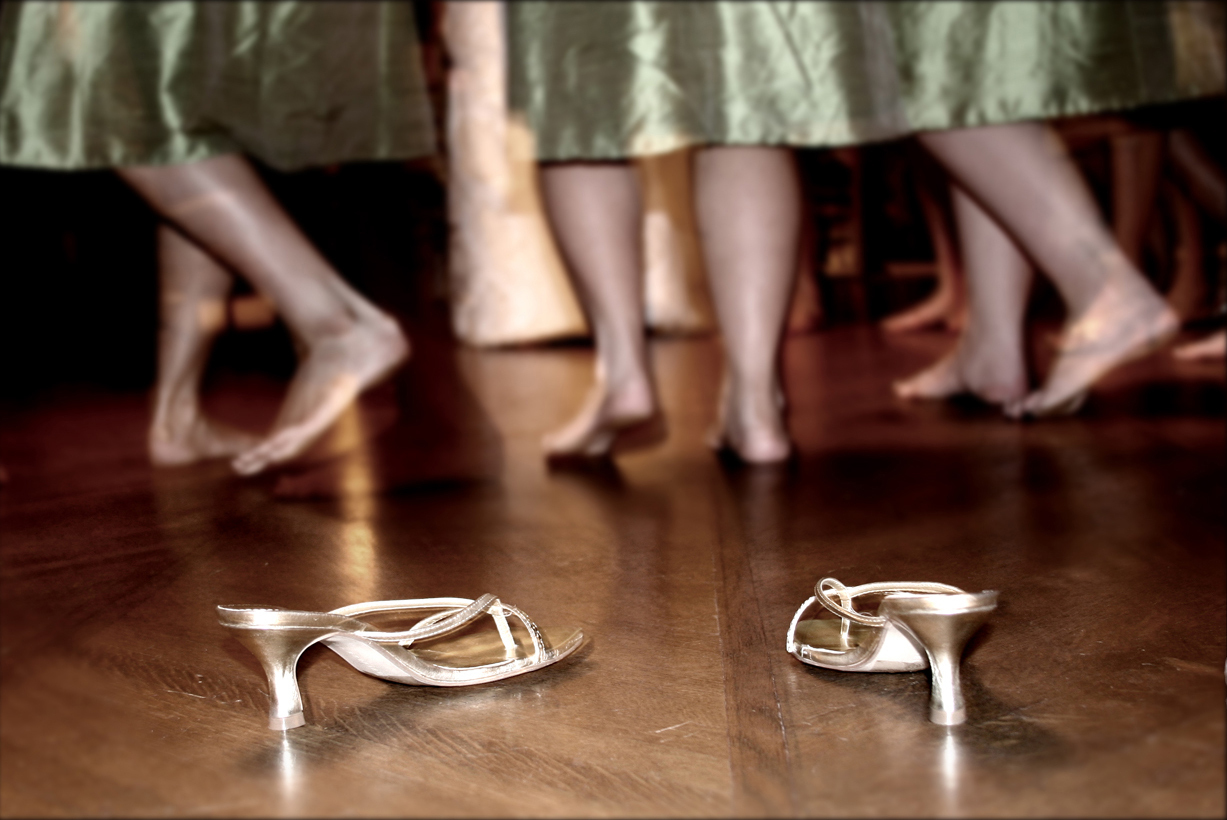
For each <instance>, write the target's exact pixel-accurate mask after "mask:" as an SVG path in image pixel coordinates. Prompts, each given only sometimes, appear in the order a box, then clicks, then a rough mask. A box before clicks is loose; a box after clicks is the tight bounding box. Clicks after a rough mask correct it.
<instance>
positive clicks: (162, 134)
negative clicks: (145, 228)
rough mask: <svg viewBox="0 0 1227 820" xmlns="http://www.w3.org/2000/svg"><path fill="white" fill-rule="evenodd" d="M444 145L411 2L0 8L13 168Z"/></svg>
mask: <svg viewBox="0 0 1227 820" xmlns="http://www.w3.org/2000/svg"><path fill="white" fill-rule="evenodd" d="M434 150H435V134H434V126H433V119H432V115H431V110H430V105H429V99H428V96H427V89H426V83H425V80H424V77H423V74H422V69H421V60H420V56H419V46H418V42H417V35H416V31H415V27H414V20H413V9H412V6H411V4H409V3H398V2H362V3H349V2H161V3H148V2H141V3H135V2H19V3H14V2H6V3H4V4H3V6H0V163H4V164H9V165H20V166H28V167H38V168H55V169H66V170H67V169H87V168H105V167H114V166H124V165H158V164H174V163H184V162H194V161H198V160H202V159H205V158H207V157H210V156H214V155H218V154H224V153H231V152H236V151H242V152H245V153H248V154H251V155H253V156H256V157H258V158H259V159H260V160H262V161H263V162H265V163H267V164H268V165H270V166H272V167H274V168H278V169H281V170H293V169H297V168H302V167H306V166H310V165H321V164H329V163H334V162H344V161H351V160H387V159H408V158H412V157H417V156H423V155H427V154H430V153H433V152H434Z"/></svg>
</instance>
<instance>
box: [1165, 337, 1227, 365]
mask: <svg viewBox="0 0 1227 820" xmlns="http://www.w3.org/2000/svg"><path fill="white" fill-rule="evenodd" d="M1172 356H1174V357H1176V358H1177V359H1180V360H1181V361H1186V362H1192V361H1204V360H1206V359H1222V358H1224V357H1227V330H1220V331H1219V332H1218V333H1211V334H1210V335H1209V336H1207V337H1206V338H1204V339H1198V340H1197V341H1195V342H1186V343H1185V344H1182V345H1180V346H1179V347H1177V348H1176V349H1175V350H1173V351H1172Z"/></svg>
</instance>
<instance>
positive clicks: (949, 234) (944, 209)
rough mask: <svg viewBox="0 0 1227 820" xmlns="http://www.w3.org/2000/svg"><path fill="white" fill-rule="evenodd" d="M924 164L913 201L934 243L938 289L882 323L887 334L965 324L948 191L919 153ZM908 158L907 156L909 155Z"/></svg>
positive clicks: (964, 301) (958, 327)
mask: <svg viewBox="0 0 1227 820" xmlns="http://www.w3.org/2000/svg"><path fill="white" fill-rule="evenodd" d="M918 153H919V154H920V158H921V159H922V160H923V164H918V165H917V167H916V171H917V172H916V174H915V175H914V177H913V178H914V179H915V184H916V198H917V199H918V200H919V201H920V210H921V213H922V214H923V215H924V220H925V224H926V225H927V226H928V228H929V237H930V238H931V240H932V242H933V255H934V257H935V262H936V267H937V288H936V289H935V290H934V291H933V293H932V294H931V295H930V296H929V297H928V298H927V299H925V300H924V301H923V302H921V303H920V304H918V305H914V306H912V307H910V308H908V309H907V310H903V311H900V312H899V313H896V314H894V315H891V316H887V317H886V318H885V319H883V320H882V323H881V324H882V329H883V330H885V331H886V332H887V333H911V332H912V331H914V330H922V329H924V328H926V327H930V326H932V325H935V324H942V325H945V327H946V329H947V330H953V331H956V332H957V331H959V330H961V329H962V328H963V326H964V324H965V323H966V321H967V294H966V293H965V292H964V291H965V290H966V282H965V277H964V273H963V264H962V260H960V258H959V253H958V250H957V243H956V240H955V236H956V231H955V230H954V225H952V224H951V219H950V213H949V211H950V206H947V204H946V202H945V201H944V199H945V197H944V193H943V191H942V188H944V187H948V183H947V180H946V175H945V174H944V173H943V172H942V171H941V169H939V168H934V167H932V166H933V161H932V160H930V159H929V158H928V157H924V155H923V152H918ZM909 156H910V153H909Z"/></svg>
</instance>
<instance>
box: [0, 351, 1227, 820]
mask: <svg viewBox="0 0 1227 820" xmlns="http://www.w3.org/2000/svg"><path fill="white" fill-rule="evenodd" d="M948 343H949V340H948V337H943V336H941V335H938V334H933V335H922V336H917V337H913V338H909V339H886V338H884V337H881V336H879V335H877V334H876V333H875V332H873V331H871V330H869V329H868V328H865V327H845V328H836V329H833V330H829V331H826V332H823V333H819V334H815V335H811V336H804V337H797V338H794V339H792V340H790V341H789V343H788V347H787V351H786V375H787V382H788V387H789V391H790V395H791V398H792V415H791V424H792V427H793V430H794V433H795V437H796V440H797V442H798V445H799V457H798V459H797V460H796V462H795V463H794V464H792V465H791V466H789V467H787V468H779V469H744V468H737V467H733V466H728V465H725V464H723V463H722V462H720V461H718V460H717V459H716V458H714V457H713V456H712V455H711V454H710V453H709V452H707V451H706V450H705V448H704V446H703V443H702V437H703V432H704V428H705V427H706V426H707V425H708V424H709V423H710V421H711V419H712V406H713V400H714V393H715V386H716V375H717V372H718V367H719V353H718V350H717V347H716V346H715V344H714V343H713V342H712V341H711V340H710V339H693V340H673V341H660V342H656V343H655V344H654V349H653V355H654V357H655V364H656V367H657V373H658V377H659V380H660V384H661V387H662V390H663V393H664V400H665V404H666V407H667V410H668V416H669V421H670V425H671V431H670V436H669V438H668V440H667V441H666V442H665V443H664V444H663V445H660V446H658V447H656V448H654V449H651V450H647V451H643V452H637V453H632V454H628V455H626V456H623V457H621V458H619V459H618V461H617V463H616V466H613V465H610V466H607V467H606V468H603V469H592V470H584V471H575V470H571V471H550V470H547V468H546V466H545V465H544V464H543V463H542V460H541V458H540V454H539V450H538V444H537V442H538V439H539V437H540V435H541V434H542V433H543V432H544V431H546V430H548V429H550V428H551V427H553V426H554V425H556V424H558V423H559V422H560V421H561V420H562V419H564V417H565V416H566V414H567V413H568V412H569V411H571V410H572V409H573V408H574V407H575V406H576V405H577V404H578V402H579V400H580V397H581V396H582V394H583V391H584V389H585V388H586V385H587V380H588V374H589V370H590V363H591V359H590V352H589V351H588V350H587V349H585V348H582V347H573V348H567V347H561V348H553V349H534V350H517V351H499V352H476V351H458V352H455V353H453V352H452V351H451V350H450V349H448V348H446V346H442V345H436V346H435V348H433V349H432V348H430V346H429V345H427V346H426V347H425V348H420V353H421V354H422V355H420V356H419V357H418V358H417V359H416V360H415V362H414V364H413V365H412V366H411V367H410V369H409V371H407V374H406V375H405V376H404V377H403V378H402V380H401V382H400V383H399V385H397V386H389V387H386V388H383V389H381V390H379V391H376V393H375V394H374V395H372V396H371V397H370V398H369V400H368V401H366V403H365V405H364V409H363V410H362V411H361V412H360V413H355V414H353V415H352V416H350V417H347V419H346V420H345V422H344V424H342V425H341V427H342V428H343V429H342V430H341V431H340V432H339V433H338V441H334V442H333V443H334V445H335V446H336V447H341V448H343V447H346V446H348V447H350V448H355V447H356V449H350V450H349V451H348V454H347V455H346V456H345V457H343V458H342V459H340V460H339V461H334V462H322V463H320V464H319V465H318V466H314V467H311V468H310V469H308V470H305V471H299V472H296V473H291V474H287V475H284V476H281V477H275V476H274V477H263V478H258V479H256V480H248V481H244V480H239V479H236V478H233V477H231V476H229V475H228V474H227V471H226V468H225V466H224V465H216V464H214V465H204V466H199V467H191V468H183V469H175V470H158V471H155V470H151V469H150V468H149V467H148V466H147V465H146V462H145V458H144V451H143V434H144V425H145V424H146V423H147V419H148V405H147V398H146V396H145V395H144V394H143V393H104V392H100V391H97V390H85V389H73V390H70V389H64V390H61V391H57V392H44V393H40V394H39V395H38V397H36V398H33V399H29V400H25V401H20V402H19V401H15V400H14V401H9V402H7V403H6V404H4V405H3V411H4V416H3V431H2V433H0V460H2V461H3V463H4V464H5V466H6V467H7V468H8V471H9V473H10V476H11V479H10V481H9V483H8V484H7V485H6V486H4V488H3V489H2V490H0V531H2V533H3V540H2V543H0V558H2V564H0V580H2V582H3V603H2V606H3V611H2V614H3V624H2V626H3V635H2V644H3V646H2V650H3V651H2V654H0V663H2V670H0V671H2V673H3V677H2V687H3V688H2V690H0V691H2V695H3V696H2V702H0V718H2V720H0V814H2V815H3V816H5V817H21V816H86V815H88V816H98V815H116V816H130V817H148V816H172V815H192V816H223V817H235V816H242V817H252V816H268V815H311V816H334V815H353V816H367V817H376V816H431V817H435V816H564V817H577V816H602V817H604V816H793V815H816V816H837V817H851V816H926V815H964V816H978V817H984V816H1024V815H1025V816H1057V817H1070V816H1171V817H1193V816H1196V817H1214V816H1218V817H1221V816H1222V815H1223V813H1224V810H1225V806H1224V695H1225V692H1224V660H1225V655H1227V647H1225V636H1224V620H1225V612H1224V609H1225V607H1224V598H1225V591H1224V586H1225V570H1224V540H1225V539H1224V535H1225V532H1224V512H1223V510H1224V505H1223V500H1224V427H1225V424H1224V377H1223V370H1222V366H1221V365H1191V364H1179V365H1178V364H1176V363H1173V362H1170V361H1168V360H1166V359H1158V358H1156V359H1152V360H1149V361H1144V362H1139V363H1137V364H1136V365H1133V366H1130V367H1129V368H1126V369H1125V370H1123V371H1121V372H1120V373H1118V374H1114V375H1113V376H1112V377H1111V378H1109V379H1108V380H1106V381H1105V382H1104V384H1103V385H1102V387H1101V389H1100V390H1098V391H1097V394H1096V396H1095V397H1094V400H1093V401H1092V402H1091V404H1090V405H1089V406H1088V408H1087V410H1086V412H1085V413H1084V414H1083V415H1081V416H1079V417H1078V418H1075V419H1066V420H1058V421H1051V422H1045V423H1037V424H1027V425H1017V424H1012V423H1009V422H1006V421H1003V420H1001V419H999V418H998V417H997V416H996V415H995V414H993V413H992V412H990V411H988V410H985V409H980V408H976V407H970V406H964V405H942V406H908V405H904V404H901V403H899V402H897V401H895V400H894V399H893V398H892V397H891V395H890V392H889V388H888V385H889V380H890V379H891V378H892V377H895V376H899V375H902V374H906V373H908V372H910V371H912V370H913V369H915V368H917V367H918V366H920V365H921V364H924V363H926V362H927V361H929V360H930V359H931V358H932V357H933V356H934V355H936V354H937V352H938V351H939V350H941V349H942V347H943V346H945V345H947V344H948ZM428 385H434V392H433V393H427V392H426V387H427V386H428ZM397 387H399V388H400V389H399V390H398V389H397ZM278 390H279V385H278V384H277V383H276V382H275V381H274V380H272V379H271V378H267V377H263V376H260V375H258V374H250V373H249V374H245V375H244V374H235V375H231V376H229V377H226V376H224V375H223V377H222V378H220V379H219V380H218V381H217V383H216V385H215V387H214V389H213V391H212V393H211V398H210V401H211V404H212V407H213V409H214V411H215V412H216V413H217V414H218V415H220V416H223V417H225V418H229V419H231V420H233V421H236V422H239V423H248V424H253V425H258V424H261V423H264V422H266V421H267V420H268V419H269V418H270V417H271V414H272V413H273V411H274V409H275V404H276V400H277V397H278V392H277V391H278ZM398 396H399V404H400V406H401V408H402V416H401V420H400V421H399V422H396V421H394V419H393V415H394V410H395V408H396V406H397V404H398ZM363 431H365V432H366V434H367V436H368V438H366V439H364V438H363V436H362V435H361V434H362V433H363ZM347 437H348V439H347ZM346 439H347V441H346ZM363 441H366V443H365V444H363V443H362V442H363ZM338 442H339V443H338ZM336 487H341V488H342V489H344V490H345V494H344V495H342V496H341V497H339V498H327V497H326V496H327V495H329V494H330V492H332V490H333V489H334V488H336ZM380 487H384V488H385V489H394V490H396V491H395V492H390V493H382V494H380V493H370V492H364V491H363V490H364V489H366V490H371V489H378V488H380ZM282 496H300V497H301V498H299V499H298V500H287V499H286V498H284V497H282ZM824 575H832V576H835V577H837V578H840V579H842V580H844V581H845V582H847V583H861V582H866V581H873V580H934V581H943V582H947V583H952V584H956V585H959V586H962V587H964V588H967V589H973V590H979V589H986V588H992V589H997V590H1000V592H1001V598H1002V605H1001V607H1000V609H999V610H998V612H997V613H996V616H995V618H994V619H993V621H992V622H991V623H990V625H989V626H988V627H987V628H986V629H985V630H983V632H982V633H981V634H980V635H979V636H978V637H977V638H976V639H975V641H974V642H973V644H972V646H971V648H970V650H969V653H968V656H967V658H966V661H965V664H964V670H965V685H966V690H967V696H968V701H969V709H970V720H969V722H968V723H967V724H965V725H963V726H960V727H957V728H954V729H944V728H941V727H938V726H934V725H932V724H930V723H928V722H927V720H926V709H927V699H928V691H929V684H928V679H927V677H926V675H925V674H923V673H921V674H898V675H857V674H848V673H839V672H832V671H825V670H820V669H815V668H812V667H807V666H804V665H802V664H800V663H798V662H796V661H795V660H793V659H792V658H791V657H790V656H789V655H787V654H786V653H785V652H784V648H783V647H784V632H785V629H786V627H787V625H788V621H789V618H790V617H791V616H792V613H793V611H794V609H795V608H796V607H797V606H798V605H799V604H800V603H801V602H802V601H803V600H804V599H805V597H806V596H807V595H809V594H810V590H811V589H812V587H813V584H814V582H815V581H816V580H818V579H819V578H820V577H822V576H824ZM486 591H490V592H493V593H496V594H498V595H500V596H502V597H503V598H504V599H505V600H507V601H509V602H511V603H514V604H516V605H518V606H520V607H522V608H523V609H525V610H526V611H527V612H528V613H529V614H530V615H532V616H533V617H534V618H535V619H537V621H538V622H539V623H542V624H576V625H579V626H581V627H582V628H583V629H584V630H585V632H586V633H588V635H590V641H589V643H588V644H587V645H586V646H585V648H584V649H582V650H580V652H579V653H578V654H577V655H576V656H573V657H572V658H570V659H568V660H567V661H565V662H563V663H560V664H558V665H556V666H554V667H551V668H549V669H547V670H543V671H541V672H538V673H535V674H532V675H526V676H523V677H519V678H515V679H511V680H507V681H504V682H501V683H497V684H492V685H485V686H477V687H472V688H467V689H430V688H416V687H410V686H401V685H397V684H393V683H387V682H384V681H380V680H377V679H374V678H370V677H366V676H364V675H362V674H359V673H357V672H355V671H354V670H353V669H351V668H350V667H348V666H347V665H346V664H345V663H344V662H343V661H342V660H341V659H340V658H339V657H338V656H336V655H335V654H333V653H331V652H329V651H327V650H325V649H322V648H317V649H313V650H311V651H309V652H308V653H307V654H306V655H305V656H304V657H303V660H302V663H301V665H300V681H301V684H302V689H303V692H304V696H305V699H306V714H307V719H308V725H307V726H305V727H303V728H300V729H295V730H293V731H290V732H288V733H284V734H283V733H278V732H272V731H269V730H268V729H267V728H266V724H265V715H266V709H267V699H266V689H265V682H264V679H263V676H262V674H261V673H260V668H259V666H258V664H257V663H256V661H255V660H254V658H253V657H252V656H251V655H250V654H248V653H247V651H246V650H245V649H244V648H243V647H242V646H240V645H239V644H238V643H237V642H236V641H235V640H234V639H232V638H231V637H229V636H228V635H227V634H225V633H224V632H223V630H222V629H221V628H220V627H219V626H218V624H217V621H216V617H215V614H214V606H215V605H216V604H219V603H265V604H276V605H282V606H289V607H295V608H305V609H327V608H332V607H336V606H339V605H342V604H347V603H354V602H357V601H365V600H372V599H381V598H403V597H417V596H440V595H458V596H467V597H476V596H477V595H479V594H481V593H483V592H486Z"/></svg>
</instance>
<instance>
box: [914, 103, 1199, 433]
mask: <svg viewBox="0 0 1227 820" xmlns="http://www.w3.org/2000/svg"><path fill="white" fill-rule="evenodd" d="M919 139H920V140H921V142H922V143H923V144H924V145H925V147H927V148H928V149H929V150H930V151H932V152H933V153H934V155H936V156H937V158H938V159H939V160H940V161H941V162H942V163H943V164H944V165H945V166H946V167H947V168H948V169H949V170H950V171H951V173H952V174H954V176H955V178H956V179H957V180H958V181H959V182H960V184H961V185H962V186H963V187H964V188H965V189H966V190H967V192H968V193H969V194H971V195H972V196H974V197H975V198H976V199H977V200H978V201H979V202H980V204H981V205H982V206H983V207H984V208H985V210H987V211H988V212H989V213H990V214H992V215H993V217H994V218H995V219H996V220H997V222H998V223H999V224H1001V225H1002V226H1003V227H1004V228H1005V229H1006V230H1007V231H1008V232H1009V233H1010V234H1011V235H1012V236H1013V237H1014V238H1015V239H1016V240H1017V241H1018V242H1019V244H1020V246H1022V247H1023V248H1024V249H1025V250H1026V252H1027V253H1028V255H1029V256H1030V257H1031V258H1032V259H1033V260H1035V262H1036V263H1037V264H1038V265H1039V266H1040V267H1041V268H1042V269H1043V270H1044V272H1045V273H1047V274H1048V276H1050V277H1051V278H1052V280H1053V282H1054V284H1056V286H1057V289H1058V290H1059V291H1060V293H1061V296H1062V298H1063V299H1064V301H1065V304H1066V307H1067V310H1068V325H1067V328H1066V331H1065V333H1064V336H1063V340H1062V352H1061V354H1060V355H1059V356H1058V358H1057V360H1056V363H1055V364H1054V366H1053V368H1052V370H1051V372H1050V373H1049V374H1048V378H1047V380H1046V381H1045V384H1044V386H1043V388H1041V389H1040V390H1038V391H1036V392H1035V393H1032V394H1031V395H1030V396H1028V397H1027V399H1025V400H1024V401H1023V402H1018V403H1016V404H1012V405H1009V406H1007V408H1006V410H1007V412H1008V413H1009V414H1010V415H1014V416H1020V415H1022V414H1032V415H1046V414H1052V413H1060V412H1072V411H1073V410H1076V409H1077V407H1078V406H1079V405H1080V404H1081V401H1082V399H1083V398H1084V397H1085V394H1086V391H1087V390H1088V389H1089V388H1090V387H1091V385H1092V384H1094V383H1095V381H1096V380H1098V379H1099V378H1100V377H1101V376H1102V375H1103V374H1104V373H1106V372H1108V371H1109V370H1111V369H1112V368H1113V367H1116V366H1117V365H1119V364H1121V363H1122V362H1124V361H1126V360H1128V359H1130V358H1133V357H1135V356H1138V355H1141V354H1143V353H1146V352H1148V351H1150V350H1152V349H1154V348H1155V347H1157V346H1159V345H1160V344H1161V343H1163V342H1164V341H1166V339H1168V338H1169V337H1170V336H1171V334H1172V333H1174V332H1175V330H1176V328H1177V326H1178V321H1177V319H1176V316H1175V315H1174V314H1173V313H1172V311H1171V310H1170V309H1169V308H1168V307H1167V305H1166V304H1165V303H1164V301H1163V300H1162V298H1160V297H1159V295H1158V294H1157V293H1155V291H1154V288H1152V287H1151V286H1150V284H1149V283H1148V282H1147V281H1146V280H1145V278H1143V277H1142V275H1141V274H1140V273H1139V272H1138V271H1137V269H1136V268H1135V267H1134V266H1133V265H1132V264H1131V263H1130V262H1129V259H1128V258H1127V257H1126V256H1125V254H1124V253H1123V252H1122V251H1121V249H1120V247H1119V246H1118V245H1117V244H1116V243H1115V242H1114V241H1113V238H1112V235H1111V234H1110V233H1109V232H1108V230H1107V228H1106V227H1105V226H1104V224H1103V221H1102V219H1101V218H1100V216H1099V213H1098V211H1097V208H1096V206H1095V203H1094V201H1093V200H1092V199H1091V196H1090V193H1089V191H1088V190H1087V188H1086V185H1085V183H1084V182H1083V181H1082V178H1081V177H1080V176H1079V175H1078V172H1077V170H1076V169H1075V167H1074V166H1073V164H1072V162H1071V161H1070V159H1069V157H1068V155H1067V154H1066V152H1065V150H1064V148H1063V146H1062V145H1061V143H1060V141H1059V140H1058V139H1057V137H1056V136H1055V134H1054V133H1053V132H1052V130H1051V129H1050V128H1048V127H1046V126H1042V125H1038V124H1034V123H1018V124H1013V125H999V126H988V127H984V128H969V129H960V130H953V131H940V132H929V133H926V134H921V135H920V136H919Z"/></svg>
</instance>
